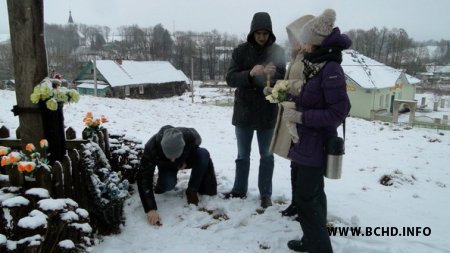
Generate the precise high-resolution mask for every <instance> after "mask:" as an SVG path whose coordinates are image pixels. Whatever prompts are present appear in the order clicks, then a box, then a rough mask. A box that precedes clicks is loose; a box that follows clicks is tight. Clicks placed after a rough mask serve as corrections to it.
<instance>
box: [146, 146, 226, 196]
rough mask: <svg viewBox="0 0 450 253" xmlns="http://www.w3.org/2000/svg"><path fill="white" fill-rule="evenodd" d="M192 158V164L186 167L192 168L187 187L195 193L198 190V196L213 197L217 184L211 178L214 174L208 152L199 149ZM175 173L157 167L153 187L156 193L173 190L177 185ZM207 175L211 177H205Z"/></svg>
mask: <svg viewBox="0 0 450 253" xmlns="http://www.w3.org/2000/svg"><path fill="white" fill-rule="evenodd" d="M192 156H194V157H193V158H192V159H191V160H192V164H188V165H187V166H188V167H191V168H192V171H191V176H190V178H189V182H188V187H189V188H191V189H193V190H194V191H196V192H198V191H199V190H200V192H199V193H200V194H208V195H214V194H212V193H213V192H214V191H215V190H216V188H215V187H217V182H215V178H212V177H213V176H214V175H215V174H214V167H213V165H212V162H211V159H210V155H209V152H208V150H206V149H204V148H200V147H199V148H197V149H196V150H195V151H193V153H192ZM209 170H212V171H209ZM177 173H178V170H175V169H167V168H159V167H158V181H157V184H156V187H155V189H157V193H162V192H166V191H170V190H173V189H174V188H175V185H176V184H177ZM207 174H211V175H209V176H206V175H207ZM206 180H214V182H206ZM213 188H214V189H213Z"/></svg>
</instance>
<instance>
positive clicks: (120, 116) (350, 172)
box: [0, 88, 450, 253]
mask: <svg viewBox="0 0 450 253" xmlns="http://www.w3.org/2000/svg"><path fill="white" fill-rule="evenodd" d="M222 91H223V92H227V91H229V90H228V89H224V90H222ZM202 97H203V99H202ZM216 100H220V102H215V101H216ZM231 100H232V97H231V96H226V94H225V93H219V92H217V89H212V88H210V89H197V90H196V96H195V102H194V103H191V98H190V97H189V96H188V94H185V95H183V96H181V97H174V98H166V99H158V100H133V99H125V100H121V99H111V98H110V99H107V98H95V97H90V96H83V97H82V98H81V100H80V102H78V103H77V104H71V105H68V106H65V108H64V111H65V124H66V126H71V127H73V128H75V129H76V130H77V132H78V133H81V130H82V129H83V122H82V120H83V116H84V114H85V113H86V112H87V111H92V112H93V113H94V116H99V115H101V114H104V115H105V116H106V117H107V118H108V119H109V120H110V122H109V123H107V124H106V125H105V126H106V127H108V129H109V131H110V132H111V133H125V134H126V135H127V136H129V137H131V138H135V139H137V140H141V141H142V142H143V143H145V142H146V141H147V140H148V138H150V136H151V135H153V134H154V133H155V132H156V131H157V130H159V128H160V127H161V126H163V125H165V124H171V125H174V126H188V127H194V128H196V129H197V130H198V132H199V133H200V134H201V135H202V139H203V144H202V146H204V147H205V148H207V149H208V150H209V151H210V153H211V156H212V159H213V161H214V164H215V168H216V173H217V179H218V183H219V186H218V190H219V192H225V191H229V190H230V189H231V187H232V184H233V180H234V160H235V156H236V152H237V150H236V139H235V135H234V127H233V126H232V125H231V116H232V107H230V106H217V105H216V104H223V102H228V101H231ZM15 103H16V102H15V94H14V93H13V92H11V91H3V90H0V126H1V125H5V126H6V127H8V128H10V129H15V128H17V126H18V118H17V117H14V116H13V114H12V113H11V111H10V110H11V108H12V106H13V105H14V104H15ZM447 109H448V108H447ZM346 130H347V133H346V137H347V140H346V154H345V158H344V168H343V178H342V179H340V180H329V179H326V181H325V184H326V186H325V188H326V193H327V197H328V220H329V222H330V223H331V224H333V225H334V227H335V228H340V227H361V228H362V229H363V231H366V230H365V229H366V228H372V229H373V230H375V229H376V227H383V229H385V230H389V231H391V232H392V231H395V229H397V230H398V232H400V233H401V232H402V231H404V230H403V227H408V228H411V227H414V231H417V230H416V227H419V228H420V231H421V234H419V235H417V236H415V235H409V236H399V235H397V236H387V235H385V236H376V235H372V236H351V235H348V236H341V235H336V236H332V237H331V241H332V245H333V249H334V252H338V253H344V252H345V253H360V252H365V253H375V252H377V253H387V252H392V253H394V252H405V253H406V252H417V253H419V252H420V253H423V252H450V242H449V241H448V238H449V236H450V231H449V227H450V201H449V196H450V167H449V164H450V132H449V131H438V130H433V129H420V128H413V129H410V130H405V129H403V128H402V127H397V126H395V125H391V124H388V123H383V122H369V121H365V120H360V119H354V118H349V119H348V120H347V129H346ZM339 132H340V133H342V131H341V130H340V131H339ZM253 144H254V145H253V152H252V160H251V171H250V182H249V192H248V197H247V199H245V200H241V199H231V200H224V199H222V198H220V197H219V196H214V197H209V196H201V197H200V204H199V206H198V207H196V206H193V205H190V206H188V205H187V204H186V198H185V196H184V189H185V188H186V186H187V181H188V179H189V171H186V172H184V173H180V174H179V175H178V178H179V182H178V185H177V190H175V191H171V192H168V193H165V194H161V195H156V201H157V203H158V208H159V212H160V215H161V218H162V223H163V225H162V226H161V227H152V226H150V225H148V223H147V221H146V216H145V214H144V211H143V208H142V206H141V203H140V200H139V196H138V194H137V192H136V193H135V194H134V195H132V196H131V197H130V198H129V200H127V205H126V207H125V208H126V210H125V215H126V223H125V225H124V226H123V228H122V233H121V234H119V235H114V236H107V237H104V238H102V239H100V240H99V241H98V242H97V244H96V245H95V246H94V247H93V248H92V252H93V253H100V252H105V253H106V252H108V253H119V252H133V253H138V252H188V253H199V252H216V253H219V252H291V251H289V250H288V248H287V247H286V243H287V241H288V240H291V239H296V238H299V236H301V230H300V226H299V224H298V222H296V221H294V220H293V219H291V218H286V217H281V215H280V213H279V212H280V211H281V210H283V209H284V208H286V206H287V204H288V203H289V201H290V191H291V189H290V179H289V177H290V168H289V162H288V161H286V160H284V159H282V158H280V157H276V160H275V172H274V177H273V196H272V199H273V201H274V202H275V204H274V206H272V207H269V208H268V209H267V210H266V211H265V212H264V213H262V214H259V213H258V212H256V209H257V208H258V207H259V194H258V189H257V182H256V180H257V166H258V160H259V156H258V148H257V144H256V139H255V140H254V143H253ZM381 179H383V180H381ZM380 181H383V183H384V184H381V183H380ZM377 231H379V232H380V233H381V229H379V230H377ZM445 238H447V239H445Z"/></svg>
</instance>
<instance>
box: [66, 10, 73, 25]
mask: <svg viewBox="0 0 450 253" xmlns="http://www.w3.org/2000/svg"><path fill="white" fill-rule="evenodd" d="M67 22H68V23H69V24H70V25H73V18H72V11H69V21H67Z"/></svg>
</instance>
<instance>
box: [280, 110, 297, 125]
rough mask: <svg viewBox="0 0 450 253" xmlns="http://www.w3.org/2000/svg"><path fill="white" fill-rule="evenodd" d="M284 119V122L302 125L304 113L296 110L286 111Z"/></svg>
mask: <svg viewBox="0 0 450 253" xmlns="http://www.w3.org/2000/svg"><path fill="white" fill-rule="evenodd" d="M282 119H283V120H284V121H288V122H294V123H297V124H301V123H302V113H301V112H299V111H297V110H294V109H286V110H285V111H284V112H283V118H282Z"/></svg>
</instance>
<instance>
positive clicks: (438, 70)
mask: <svg viewBox="0 0 450 253" xmlns="http://www.w3.org/2000/svg"><path fill="white" fill-rule="evenodd" d="M434 72H435V73H450V65H446V66H439V67H436V69H435V71H434Z"/></svg>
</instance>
